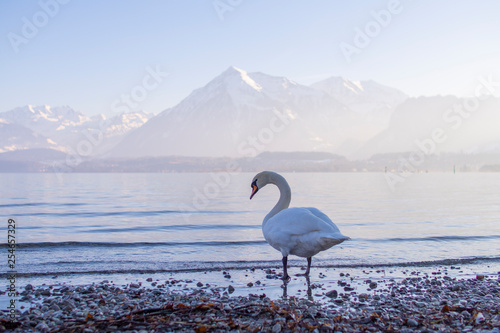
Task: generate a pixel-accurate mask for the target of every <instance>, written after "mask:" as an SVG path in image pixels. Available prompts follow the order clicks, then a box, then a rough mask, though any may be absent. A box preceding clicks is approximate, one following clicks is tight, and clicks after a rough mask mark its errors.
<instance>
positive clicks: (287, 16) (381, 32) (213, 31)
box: [0, 0, 500, 115]
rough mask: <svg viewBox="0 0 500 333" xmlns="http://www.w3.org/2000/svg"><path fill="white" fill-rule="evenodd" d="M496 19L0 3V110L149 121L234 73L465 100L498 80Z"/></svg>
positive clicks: (298, 6)
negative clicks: (483, 78) (61, 109)
mask: <svg viewBox="0 0 500 333" xmlns="http://www.w3.org/2000/svg"><path fill="white" fill-rule="evenodd" d="M499 15H500V1H497V0H491V1H459V0H443V1H431V0H419V1H416V0H413V1H405V0H401V1H397V0H396V1H392V0H386V1H334V0H315V1H305V0H304V1H294V0H292V1H291V0H283V1H279V0H276V1H264V0H204V1H201V0H199V1H195V0H191V1H186V0H183V1H181V0H179V1H167V0H158V1H128V0H107V1H92V0H88V1H83V0H72V1H68V0H64V1H63V0H40V1H28V0H25V1H18V0H2V1H1V2H0V35H1V36H2V38H1V44H0V48H1V52H0V73H1V81H0V90H1V91H2V98H1V99H0V112H2V111H7V110H10V109H12V108H14V107H17V106H22V105H26V104H49V105H53V106H55V105H70V106H72V107H74V108H76V109H77V110H79V111H81V112H83V113H85V114H88V115H93V114H96V113H105V114H112V113H113V112H114V111H116V106H117V105H121V106H123V105H127V108H128V111H134V110H139V109H144V110H145V111H147V112H154V113H158V112H161V111H163V110H164V109H166V108H168V107H171V106H174V105H175V104H177V103H178V102H179V101H181V100H182V99H183V98H185V97H186V96H187V95H188V94H189V93H190V92H191V91H192V90H193V89H196V88H199V87H201V86H203V85H205V84H206V83H208V82H209V81H210V80H211V79H212V78H214V77H215V76H217V75H218V74H220V73H221V72H222V71H224V70H225V69H226V68H227V67H229V66H231V65H234V66H236V67H239V68H241V69H244V70H246V71H248V72H252V71H260V72H264V73H267V74H270V75H276V76H286V77H288V78H290V79H292V80H295V81H297V82H298V83H301V84H311V83H313V82H316V81H318V80H321V79H324V78H327V77H329V76H343V77H346V78H349V79H353V80H365V79H373V80H375V81H378V82H380V83H383V84H386V85H389V86H392V87H395V88H399V89H401V90H402V91H404V92H406V93H407V94H410V95H411V96H419V95H435V94H455V95H459V96H467V95H472V94H473V93H474V87H475V86H476V85H477V82H478V77H479V76H480V75H490V74H492V75H493V77H494V78H496V81H500V41H499V36H500V19H499ZM127 98H128V99H129V100H128V101H127ZM127 108H122V110H125V109H127Z"/></svg>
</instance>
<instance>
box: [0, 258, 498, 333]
mask: <svg viewBox="0 0 500 333" xmlns="http://www.w3.org/2000/svg"><path fill="white" fill-rule="evenodd" d="M456 269H459V268H455V267H451V268H446V269H435V270H432V269H428V270H427V271H424V272H421V271H420V270H418V271H417V270H412V269H400V270H398V271H396V270H394V269H393V271H391V272H390V273H393V274H389V272H387V271H386V270H381V269H379V270H370V271H367V270H360V271H358V272H355V273H352V272H351V273H349V270H339V269H336V270H334V269H321V270H320V269H318V270H316V271H315V272H314V273H313V274H312V275H311V278H305V277H300V276H293V278H292V280H291V281H290V282H289V283H288V284H283V283H282V281H281V280H280V278H281V274H280V269H279V268H276V269H269V268H267V269H251V270H242V271H216V272H211V273H210V274H212V277H213V276H217V277H219V279H218V282H217V283H214V282H212V281H213V280H214V279H213V278H210V274H209V275H205V274H203V273H201V272H200V273H198V274H193V273H191V274H190V276H192V277H193V278H187V275H179V274H177V275H173V276H171V277H168V279H162V278H161V275H155V276H152V277H148V276H147V275H146V276H143V277H141V279H136V281H135V282H130V281H129V282H127V281H125V282H127V283H124V281H121V282H118V281H112V280H101V281H99V282H92V283H88V284H79V285H73V284H70V283H65V282H62V283H61V281H63V280H64V278H62V277H58V278H54V279H55V282H54V283H52V284H48V283H43V284H41V285H37V284H26V285H25V286H23V287H21V288H20V295H19V299H18V300H19V303H18V305H20V306H19V307H18V308H17V310H16V320H15V321H12V320H9V317H8V316H7V313H6V312H5V311H4V312H2V319H1V325H0V330H1V331H7V332H226V331H228V332H500V282H499V275H500V272H495V273H494V274H493V273H492V274H488V275H481V274H477V275H475V276H470V275H468V276H467V277H460V276H459V275H458V274H455V275H454V274H452V273H454V272H455V270H456ZM490 270H491V269H490ZM391 276H397V277H395V278H393V277H391ZM58 281H59V283H58ZM207 281H210V283H208V282H207ZM242 281H244V282H242ZM247 281H249V282H247ZM4 296H5V295H4Z"/></svg>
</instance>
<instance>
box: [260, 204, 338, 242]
mask: <svg viewBox="0 0 500 333" xmlns="http://www.w3.org/2000/svg"><path fill="white" fill-rule="evenodd" d="M267 227H269V230H272V229H274V230H280V232H282V233H285V234H289V235H303V234H307V233H312V232H324V233H329V234H330V233H331V234H339V236H342V234H341V233H340V230H339V228H338V227H337V226H336V225H335V224H334V223H333V222H332V220H330V219H329V218H328V216H326V215H325V214H324V213H322V212H321V211H320V210H318V209H316V208H288V209H284V210H282V211H281V212H279V213H278V214H276V215H274V216H273V217H272V218H270V219H269V220H268V221H267V223H266V228H267ZM344 237H345V236H344Z"/></svg>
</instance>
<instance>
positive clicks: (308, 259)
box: [304, 257, 312, 276]
mask: <svg viewBox="0 0 500 333" xmlns="http://www.w3.org/2000/svg"><path fill="white" fill-rule="evenodd" d="M311 261H312V257H307V269H306V272H305V273H304V275H305V276H309V272H310V271H311Z"/></svg>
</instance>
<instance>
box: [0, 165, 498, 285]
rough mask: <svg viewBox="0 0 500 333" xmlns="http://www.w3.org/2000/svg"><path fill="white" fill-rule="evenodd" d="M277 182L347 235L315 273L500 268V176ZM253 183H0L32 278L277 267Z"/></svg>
mask: <svg viewBox="0 0 500 333" xmlns="http://www.w3.org/2000/svg"><path fill="white" fill-rule="evenodd" d="M283 175H284V176H285V178H286V179H287V180H288V182H289V183H290V186H291V188H292V203H291V206H314V207H317V208H319V209H321V210H322V211H324V212H325V213H326V214H327V215H328V216H330V218H331V219H332V220H333V221H334V222H335V223H336V224H337V225H338V226H339V228H340V229H341V231H342V233H343V234H345V235H347V236H350V237H351V238H352V240H351V241H348V242H344V243H343V244H341V245H339V246H335V247H334V248H332V249H330V250H328V251H325V252H322V253H320V254H318V255H317V256H315V258H314V260H313V262H314V265H315V266H333V267H334V266H371V265H377V264H384V265H385V264H397V265H400V264H403V265H404V264H407V263H411V264H413V263H418V262H422V261H435V262H442V261H447V260H449V259H451V260H456V262H458V263H460V262H467V261H469V260H470V259H478V260H482V259H492V260H493V261H498V260H500V259H499V258H500V210H499V208H500V174H495V173H466V174H446V173H435V174H414V175H409V176H408V178H407V179H406V180H405V181H404V182H402V183H399V184H397V185H396V187H395V189H391V187H390V186H389V185H388V184H387V182H386V179H385V174H382V173H293V174H283ZM253 176H254V174H253V173H252V174H247V173H239V174H234V175H228V174H210V173H203V174H64V175H62V176H57V175H53V174H0V184H1V186H2V191H1V193H0V219H3V220H4V221H3V223H4V225H5V226H6V225H7V220H8V219H9V218H12V219H14V220H15V221H16V226H17V234H16V237H17V238H16V240H17V243H18V249H17V257H16V259H17V271H18V273H20V274H24V275H28V276H29V275H50V274H58V273H63V272H64V273H69V272H75V273H115V272H118V273H121V272H123V273H126V272H137V271H149V272H162V271H182V270H189V269H207V268H236V267H241V268H249V267H266V266H275V265H279V263H280V262H281V257H280V253H279V252H278V251H276V250H274V249H273V248H271V247H270V246H269V245H268V244H267V243H266V242H265V240H264V238H263V236H262V231H261V223H262V219H263V218H264V216H265V215H266V214H267V212H268V211H269V210H270V209H271V208H272V207H273V206H274V204H275V203H276V201H277V200H278V196H279V192H278V189H277V188H276V187H274V186H272V185H269V186H267V187H265V188H264V189H262V190H261V191H259V193H258V194H257V195H256V196H255V197H254V198H253V199H252V200H251V201H250V200H249V196H250V182H251V180H252V178H253ZM5 230H6V228H4V232H5V235H4V236H5V237H2V238H3V239H4V241H3V242H4V243H5V239H6V231H5ZM290 259H294V257H291V258H290ZM294 260H295V261H294ZM294 260H292V261H291V263H292V264H294V263H299V262H300V263H301V264H302V261H303V259H302V258H296V257H295V259H294ZM5 266H6V265H5ZM6 270H7V267H2V270H0V272H6Z"/></svg>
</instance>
